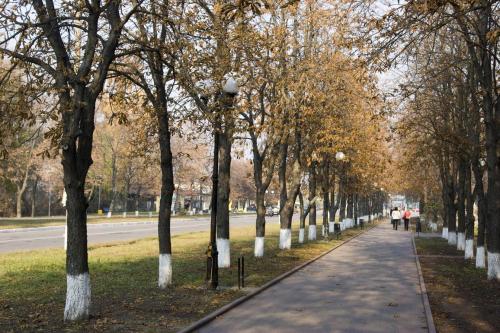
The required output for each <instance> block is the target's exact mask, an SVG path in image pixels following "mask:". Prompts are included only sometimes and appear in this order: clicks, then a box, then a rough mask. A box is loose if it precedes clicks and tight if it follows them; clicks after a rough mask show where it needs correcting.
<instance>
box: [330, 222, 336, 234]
mask: <svg viewBox="0 0 500 333" xmlns="http://www.w3.org/2000/svg"><path fill="white" fill-rule="evenodd" d="M334 224H335V223H334V222H328V232H329V233H332V234H333V231H334V230H335V229H334Z"/></svg>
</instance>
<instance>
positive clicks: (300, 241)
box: [299, 228, 304, 244]
mask: <svg viewBox="0 0 500 333" xmlns="http://www.w3.org/2000/svg"><path fill="white" fill-rule="evenodd" d="M299 243H300V244H302V243H304V228H300V229H299Z"/></svg>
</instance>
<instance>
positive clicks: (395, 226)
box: [391, 207, 401, 230]
mask: <svg viewBox="0 0 500 333" xmlns="http://www.w3.org/2000/svg"><path fill="white" fill-rule="evenodd" d="M391 219H392V229H394V230H398V224H399V221H401V212H400V211H399V209H398V207H394V210H393V211H392V213H391Z"/></svg>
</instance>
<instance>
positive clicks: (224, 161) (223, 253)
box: [217, 121, 232, 268]
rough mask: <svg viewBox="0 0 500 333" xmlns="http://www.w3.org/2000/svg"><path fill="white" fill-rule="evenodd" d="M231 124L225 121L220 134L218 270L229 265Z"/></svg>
mask: <svg viewBox="0 0 500 333" xmlns="http://www.w3.org/2000/svg"><path fill="white" fill-rule="evenodd" d="M231 127H232V124H230V123H228V122H227V121H226V124H225V126H224V130H223V131H222V132H221V133H220V150H219V188H218V189H217V250H218V251H219V256H218V263H219V267H220V268H228V267H229V266H230V265H231V253H230V245H229V195H230V177H231V140H232V138H231V131H232V128H231Z"/></svg>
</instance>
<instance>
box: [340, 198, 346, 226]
mask: <svg viewBox="0 0 500 333" xmlns="http://www.w3.org/2000/svg"><path fill="white" fill-rule="evenodd" d="M346 205H347V195H346V193H345V192H344V191H342V192H341V193H340V208H339V209H340V211H339V219H340V222H343V221H344V220H345V217H346Z"/></svg>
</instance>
